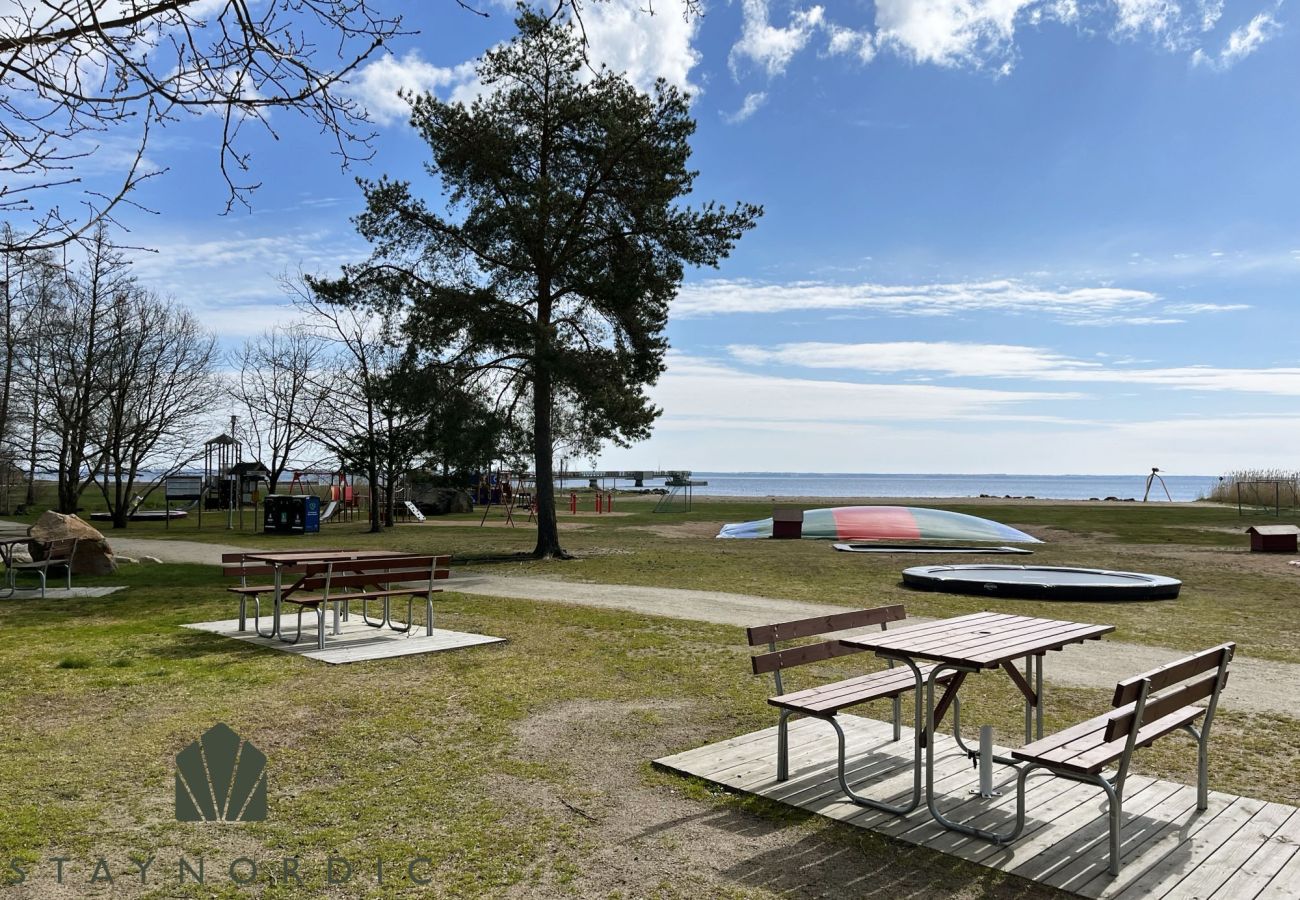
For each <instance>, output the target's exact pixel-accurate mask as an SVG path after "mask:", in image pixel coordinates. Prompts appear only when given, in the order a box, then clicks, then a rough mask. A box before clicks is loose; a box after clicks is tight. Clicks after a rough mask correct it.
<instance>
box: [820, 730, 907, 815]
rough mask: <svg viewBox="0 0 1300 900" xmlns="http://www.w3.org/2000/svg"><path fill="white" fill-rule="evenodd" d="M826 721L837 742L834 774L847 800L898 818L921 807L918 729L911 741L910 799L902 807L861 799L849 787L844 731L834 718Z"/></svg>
mask: <svg viewBox="0 0 1300 900" xmlns="http://www.w3.org/2000/svg"><path fill="white" fill-rule="evenodd" d="M826 721H827V722H829V723H830V725H831V727H832V728H834V729H835V736H836V738H838V740H839V745H840V751H839V759H838V760H837V761H836V767H835V774H836V775H837V776H838V777H839V781H840V790H841V791H843V792H844V795H845V796H846V797H848V798H849V800H851V801H852V802H854V803H856V804H857V805H858V806H868V807H870V808H872V809H878V810H880V811H882V812H887V813H894V814H896V815H900V816H903V815H907V814H908V813H910V812H911V811H912V810H914V809H916V808H917V807H918V806H920V805H921V758H920V755H921V732H920V729H919V728H918V729H917V731H916V734H915V735H914V737H913V741H914V743H915V745H916V758H915V759H913V760H912V775H913V777H912V799H911V800H910V801H908V802H907V803H905V804H903V805H902V806H894V805H892V804H889V803H884V802H882V801H880V800H872V799H871V798H870V797H863V796H862V795H861V794H859V793H857V792H856V791H854V790H853V788H851V787H849V780H848V777H847V775H846V774H845V771H844V769H845V764H846V760H845V756H846V754H847V747H846V741H845V738H844V729H843V728H841V727H840V723H839V722H838V721H836V719H835V717H834V716H832V717H830V718H828V719H826Z"/></svg>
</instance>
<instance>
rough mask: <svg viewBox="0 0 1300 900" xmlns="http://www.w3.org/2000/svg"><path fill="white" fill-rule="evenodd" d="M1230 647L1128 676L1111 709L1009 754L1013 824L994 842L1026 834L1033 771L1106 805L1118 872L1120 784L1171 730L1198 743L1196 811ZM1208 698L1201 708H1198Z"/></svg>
mask: <svg viewBox="0 0 1300 900" xmlns="http://www.w3.org/2000/svg"><path fill="white" fill-rule="evenodd" d="M1235 649H1236V644H1234V643H1232V642H1228V643H1225V644H1220V645H1219V646H1217V647H1211V648H1210V649H1208V650H1202V651H1201V652H1199V653H1194V654H1192V655H1191V656H1187V657H1184V658H1182V659H1178V660H1175V661H1173V662H1171V663H1168V664H1166V665H1163V666H1160V667H1159V668H1157V669H1152V670H1151V671H1150V672H1144V673H1142V674H1141V675H1135V676H1133V677H1132V678H1127V679H1125V680H1124V681H1121V682H1119V683H1118V684H1117V685H1115V694H1114V696H1113V698H1112V700H1111V705H1112V706H1113V707H1114V708H1113V709H1111V710H1110V711H1109V712H1106V713H1103V714H1102V715H1099V716H1095V717H1094V718H1091V719H1088V720H1087V721H1086V722H1080V723H1079V724H1077V725H1074V726H1072V727H1070V728H1066V729H1065V730H1064V731H1058V732H1057V733H1056V734H1052V735H1048V736H1047V737H1045V738H1042V739H1040V740H1037V741H1034V742H1033V743H1032V744H1027V745H1025V746H1024V747H1021V748H1020V749H1019V750H1012V751H1011V756H1012V758H1013V759H1016V760H1019V761H1021V762H1023V763H1024V765H1023V766H1022V767H1021V769H1020V775H1019V777H1018V779H1017V790H1018V794H1019V796H1018V798H1017V803H1016V825H1015V830H1014V831H1013V832H1012V833H1011V834H1010V835H1008V836H1006V837H998V840H999V842H1002V843H1006V842H1009V841H1013V840H1015V839H1016V838H1017V837H1019V836H1020V832H1021V831H1022V830H1023V829H1024V826H1025V781H1026V779H1028V777H1029V776H1030V774H1032V773H1033V772H1035V771H1039V770H1041V771H1042V772H1043V773H1044V774H1051V775H1055V776H1057V777H1058V778H1069V779H1073V780H1074V781H1081V782H1083V783H1085V784H1095V785H1097V786H1099V787H1100V788H1101V789H1102V790H1103V791H1105V793H1106V796H1107V798H1108V799H1109V801H1110V873H1111V874H1112V875H1118V874H1119V870H1120V826H1121V815H1122V807H1123V803H1124V781H1125V779H1126V778H1127V777H1128V770H1129V763H1130V762H1131V761H1132V757H1133V751H1134V750H1136V749H1138V748H1140V747H1148V746H1150V745H1151V744H1153V743H1154V742H1155V741H1157V740H1159V739H1160V738H1162V737H1164V736H1165V735H1168V734H1172V733H1173V732H1175V731H1185V732H1187V733H1188V734H1190V735H1191V736H1192V737H1193V738H1195V739H1196V744H1197V766H1196V808H1197V810H1204V809H1206V807H1207V806H1208V805H1209V752H1208V743H1209V738H1210V725H1211V723H1212V722H1213V721H1214V711H1215V708H1216V707H1217V706H1218V704H1219V694H1220V693H1221V692H1222V691H1223V686H1224V684H1225V683H1227V680H1228V663H1229V662H1230V661H1231V660H1232V654H1233V651H1234V650H1235ZM1206 699H1208V700H1209V703H1208V704H1207V705H1205V706H1199V705H1197V704H1199V703H1200V701H1202V700H1206ZM1198 719H1199V720H1201V722H1200V728H1199V729H1198V728H1197V727H1196V722H1197V720H1198ZM1112 765H1113V766H1115V768H1116V772H1115V775H1114V776H1111V777H1106V775H1105V774H1104V770H1105V769H1107V768H1108V767H1110V766H1112Z"/></svg>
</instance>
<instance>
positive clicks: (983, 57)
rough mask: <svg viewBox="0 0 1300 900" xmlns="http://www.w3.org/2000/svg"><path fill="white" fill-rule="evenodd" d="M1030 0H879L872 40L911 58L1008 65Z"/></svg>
mask: <svg viewBox="0 0 1300 900" xmlns="http://www.w3.org/2000/svg"><path fill="white" fill-rule="evenodd" d="M1031 5H1033V0H922V2H917V0H877V2H876V43H877V44H878V45H879V46H881V47H889V48H891V49H893V50H894V51H896V52H897V53H899V55H901V56H903V57H904V58H906V59H909V60H912V61H913V62H920V63H933V64H935V65H940V66H961V65H970V66H974V67H983V66H986V65H990V64H993V65H998V66H1000V67H1007V66H1009V65H1010V63H1011V60H1012V57H1013V55H1014V43H1013V39H1014V36H1015V23H1016V17H1017V16H1018V15H1019V14H1020V13H1021V11H1022V10H1025V9H1026V8H1028V7H1030V6H1031Z"/></svg>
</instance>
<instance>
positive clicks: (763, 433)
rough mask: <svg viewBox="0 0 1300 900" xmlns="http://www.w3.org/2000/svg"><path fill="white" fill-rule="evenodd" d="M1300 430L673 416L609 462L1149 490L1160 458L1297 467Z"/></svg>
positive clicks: (1209, 470)
mask: <svg viewBox="0 0 1300 900" xmlns="http://www.w3.org/2000/svg"><path fill="white" fill-rule="evenodd" d="M990 421H992V420H990ZM1298 431H1300V418H1297V417H1294V416H1243V417H1229V416H1217V417H1207V418H1192V419H1143V420H1142V421H1134V422H1114V421H1101V422H1088V423H1083V422H1077V423H1076V422H1070V423H1059V424H1058V423H1053V422H1042V423H1034V422H1024V423H1019V424H1017V423H1014V422H1008V423H1005V424H1004V425H1002V426H1001V427H980V425H979V424H974V425H972V426H970V427H958V426H953V425H951V424H949V423H943V424H941V425H939V426H937V427H931V426H929V425H928V424H927V423H925V422H882V423H848V422H829V423H818V422H809V423H804V424H801V425H800V426H799V427H798V428H790V427H786V426H783V424H782V423H781V422H779V421H777V422H773V423H763V422H759V421H755V422H752V423H748V424H745V425H738V424H732V423H710V422H707V421H699V422H695V423H691V422H685V421H670V422H667V423H665V424H664V426H662V427H660V428H659V429H657V430H656V432H655V436H654V437H653V438H652V439H651V440H650V441H648V442H646V443H643V444H638V445H636V446H633V447H631V448H628V449H610V450H607V451H606V452H605V453H603V454H602V455H601V459H600V463H599V464H600V465H601V466H602V467H606V466H607V467H609V468H625V469H635V468H644V467H646V466H650V465H656V466H661V467H663V468H693V469H695V470H696V471H697V472H698V471H730V472H735V471H750V472H763V471H767V472H773V471H776V472H975V473H978V472H1022V473H1027V474H1034V473H1041V474H1047V475H1059V474H1060V473H1062V472H1073V473H1080V474H1116V473H1132V474H1133V476H1134V478H1135V484H1136V485H1137V487H1136V489H1135V490H1136V492H1137V496H1141V484H1142V478H1143V477H1145V475H1146V473H1147V472H1149V471H1150V467H1151V466H1153V465H1158V466H1160V469H1161V471H1162V472H1166V473H1171V474H1173V473H1176V474H1211V475H1213V474H1217V473H1221V472H1228V471H1230V470H1235V469H1242V468H1259V469H1268V468H1287V469H1290V468H1293V467H1294V460H1293V459H1292V458H1291V457H1290V456H1289V455H1288V453H1287V448H1288V447H1289V446H1290V445H1291V444H1292V443H1294V437H1295V435H1296V433H1297V432H1298ZM1044 448H1050V449H1051V452H1050V453H1045V452H1044Z"/></svg>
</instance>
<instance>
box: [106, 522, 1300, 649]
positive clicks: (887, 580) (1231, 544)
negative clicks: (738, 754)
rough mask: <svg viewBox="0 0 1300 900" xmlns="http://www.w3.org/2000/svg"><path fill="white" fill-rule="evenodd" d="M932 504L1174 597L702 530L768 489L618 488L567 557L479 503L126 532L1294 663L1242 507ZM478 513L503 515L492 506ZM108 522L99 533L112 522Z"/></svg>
mask: <svg viewBox="0 0 1300 900" xmlns="http://www.w3.org/2000/svg"><path fill="white" fill-rule="evenodd" d="M930 504H931V505H936V506H938V505H941V506H943V507H944V508H948V509H953V510H956V511H959V512H964V513H968V514H970V515H976V516H985V517H988V518H993V519H996V520H999V521H1002V522H1006V523H1007V524H1010V525H1015V526H1017V527H1025V528H1029V529H1030V530H1031V531H1034V530H1037V531H1040V533H1042V534H1044V535H1045V537H1046V538H1047V540H1048V543H1046V544H1043V545H1037V546H1035V547H1034V554H1035V555H1034V556H1033V557H1021V558H1017V559H1015V560H1013V561H1015V562H1022V561H1031V562H1033V563H1037V564H1042V565H1058V566H1084V567H1090V568H1103V569H1122V570H1130V571H1139V572H1153V573H1157V574H1161V575H1169V576H1172V577H1174V578H1179V579H1181V580H1182V581H1183V590H1182V595H1181V596H1180V597H1179V599H1178V600H1177V601H1174V602H1173V603H1172V604H1171V603H1168V602H1156V603H1115V604H1095V603H1094V604H1076V603H1051V602H1036V601H1025V600H1003V599H994V598H988V597H961V596H954V595H949V594H930V593H922V592H917V591H913V590H910V589H907V588H904V587H903V586H902V583H901V578H900V574H899V573H900V572H901V570H902V569H903V568H904V567H906V566H911V565H923V564H926V563H928V562H931V561H932V560H930V559H929V558H926V557H916V556H910V557H909V556H905V555H868V554H849V553H836V552H834V551H832V550H831V548H830V546H829V545H828V543H827V542H821V541H743V540H739V541H718V540H713V539H712V537H711V535H713V534H715V533H716V531H717V527H718V526H720V525H721V524H722V523H723V522H736V521H744V520H746V519H751V518H759V517H762V516H764V515H767V514H769V513H770V511H771V510H770V504H769V503H760V502H752V501H750V502H738V501H714V500H708V501H698V500H697V501H696V504H695V510H694V511H693V512H692V513H689V514H680V513H675V514H655V513H653V512H652V511H651V510H652V508H653V500H651V499H648V498H632V497H620V498H619V499H618V500H617V501H616V505H615V509H616V512H618V513H620V515H616V516H601V517H596V516H591V515H587V516H580V517H572V516H569V515H568V514H567V513H561V514H560V517H559V518H560V523H561V526H562V527H564V528H565V530H564V531H563V533H562V541H563V543H564V546H565V547H566V548H567V549H568V550H570V551H571V552H573V553H575V554H576V555H578V556H579V557H580V558H579V559H577V560H570V561H534V560H529V559H525V558H522V555H524V554H527V553H528V552H529V551H531V550H532V547H533V542H534V534H535V532H534V531H533V530H532V529H531V528H530V527H527V526H526V525H521V527H519V528H515V529H509V528H499V527H490V528H480V527H478V522H479V518H480V516H479V515H478V514H475V515H465V516H457V517H450V519H448V520H444V521H454V522H457V523H461V524H458V525H457V526H455V527H446V526H445V525H438V526H418V525H399V526H398V527H397V528H395V529H393V530H390V531H387V532H385V533H383V534H380V535H371V534H366V533H365V525H364V524H363V523H358V522H353V523H342V524H333V525H326V526H324V531H323V532H322V533H321V534H319V535H314V536H307V537H303V536H298V537H289V536H270V535H263V534H259V533H257V532H255V531H253V530H252V525H251V522H250V524H249V528H248V530H246V531H242V532H241V531H229V530H227V529H226V528H225V527H224V520H222V521H220V522H211V521H210V519H211V517H205V521H204V528H203V529H202V530H199V529H197V528H196V527H194V525H193V524H191V523H189V522H186V523H184V524H181V523H175V524H174V525H173V527H172V528H170V529H164V528H163V527H162V525H161V524H159V523H148V524H143V525H140V524H137V525H133V526H132V527H131V528H130V529H128V530H127V531H126V532H125V534H126V535H127V536H128V537H132V536H149V537H160V538H165V539H171V540H200V541H211V542H220V543H233V544H236V545H241V546H249V547H258V548H297V547H301V546H303V545H304V544H309V545H316V546H336V545H337V546H349V547H352V546H358V547H367V546H375V547H380V546H382V547H394V548H398V549H404V550H423V551H437V552H450V553H453V554H454V555H455V557H456V564H457V565H482V566H484V567H486V568H487V569H490V570H491V571H494V572H496V573H498V574H506V575H533V576H542V577H547V578H560V579H567V580H574V581H588V582H598V583H608V584H635V585H644V586H650V587H676V588H693V589H697V590H714V591H730V592H734V593H742V594H753V595H756V596H762V597H776V598H787V599H792V600H807V601H815V602H825V603H841V604H844V605H846V606H863V605H880V604H883V603H903V604H905V605H906V606H907V608H908V611H909V613H911V614H913V615H931V616H942V615H956V614H961V613H965V612H972V611H976V610H981V609H993V610H998V611H1016V612H1024V613H1027V614H1030V615H1044V616H1050V617H1053V618H1068V619H1076V620H1081V621H1097V620H1100V621H1105V622H1108V623H1112V624H1114V625H1116V626H1117V630H1116V632H1115V634H1114V635H1113V637H1114V639H1116V640H1127V641H1134V642H1138V643H1145V644H1151V645H1154V646H1161V647H1170V648H1174V649H1181V650H1192V649H1199V648H1201V647H1205V646H1207V645H1209V644H1210V643H1214V642H1218V641H1221V640H1225V639H1233V640H1237V641H1238V642H1239V643H1240V644H1241V647H1242V650H1241V652H1242V653H1244V654H1246V655H1249V656H1255V657H1260V658H1264V659H1274V660H1279V661H1285V662H1300V593H1297V591H1296V590H1295V583H1296V579H1297V577H1300V572H1297V571H1296V570H1294V569H1293V568H1291V567H1288V566H1287V565H1286V560H1285V558H1281V559H1279V558H1278V557H1276V556H1269V555H1261V554H1251V553H1248V552H1247V547H1248V543H1247V539H1246V537H1245V535H1244V534H1243V532H1244V529H1245V528H1246V526H1247V525H1248V524H1252V523H1253V522H1255V521H1256V520H1255V519H1243V518H1241V517H1239V516H1238V515H1237V511H1236V509H1235V507H1233V508H1229V507H1223V506H1214V505H1208V504H1207V505H1202V506H1170V505H1167V504H1158V503H1150V504H1139V503H1110V504H1093V505H1089V504H1070V503H1063V504H1042V505H1031V504H1014V503H1011V504H1008V503H1002V504H999V503H987V502H979V501H930ZM520 518H521V520H522V519H523V518H524V517H523V516H521V517H520ZM250 519H251V516H250ZM490 520H491V521H493V522H498V523H499V522H500V521H501V519H500V515H499V512H497V511H496V510H495V509H494V510H493V512H492V513H491V516H490ZM1270 521H1274V520H1272V519H1270ZM1282 521H1290V520H1288V519H1286V518H1285V517H1284V518H1283V520H1282ZM570 525H572V526H575V527H574V528H572V529H570V528H568V527H567V526H570ZM108 534H109V537H110V539H111V538H112V537H113V534H114V533H113V532H111V531H110V532H109V533H108ZM990 559H991V561H999V560H998V559H997V558H990ZM1001 561H1007V558H1002V560H1001Z"/></svg>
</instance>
